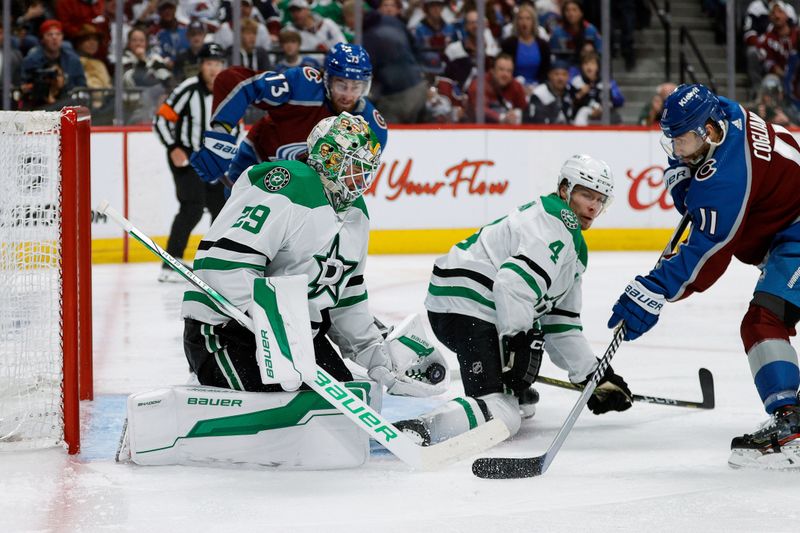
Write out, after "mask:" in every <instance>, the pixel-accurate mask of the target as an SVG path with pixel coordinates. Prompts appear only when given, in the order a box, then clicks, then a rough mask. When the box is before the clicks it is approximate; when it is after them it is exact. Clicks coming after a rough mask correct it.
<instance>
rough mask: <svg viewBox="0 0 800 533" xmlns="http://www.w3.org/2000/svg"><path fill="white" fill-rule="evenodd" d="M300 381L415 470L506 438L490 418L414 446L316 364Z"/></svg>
mask: <svg viewBox="0 0 800 533" xmlns="http://www.w3.org/2000/svg"><path fill="white" fill-rule="evenodd" d="M97 212H98V213H100V214H106V215H108V217H109V218H111V219H112V220H113V221H114V222H116V223H117V224H119V225H120V227H122V228H123V229H124V230H125V232H126V233H128V234H129V235H130V236H131V237H133V238H134V239H136V240H137V241H139V242H140V243H141V244H142V245H143V246H144V247H145V248H147V249H148V250H150V251H151V252H153V253H154V254H155V255H157V256H159V257H160V258H161V260H162V261H164V263H166V264H167V265H169V266H170V267H171V268H172V269H173V270H175V271H176V272H178V273H179V274H180V275H181V276H183V277H184V278H185V279H186V280H187V281H188V282H189V283H191V284H192V285H194V286H195V287H197V288H198V289H200V290H201V291H203V292H205V293H206V294H207V295H208V296H209V297H210V298H212V299H213V300H214V302H215V303H216V304H217V305H218V306H219V307H220V309H221V310H222V311H224V312H225V314H227V315H228V316H230V317H231V318H232V319H234V320H236V321H237V322H239V323H240V324H241V325H242V326H244V327H246V328H248V329H249V330H250V331H253V321H252V319H251V318H250V317H249V316H247V315H246V314H245V313H243V312H242V311H241V310H240V309H239V308H238V307H236V306H235V305H233V304H232V303H231V302H230V301H228V299H227V298H225V296H223V295H222V294H220V293H219V292H217V291H216V290H214V288H212V287H211V286H209V285H208V284H207V283H206V282H204V281H203V280H202V279H200V278H199V277H198V276H197V275H196V274H195V273H194V272H193V271H192V270H191V269H190V268H188V267H187V266H186V265H184V264H183V263H181V262H180V261H178V260H177V259H175V258H174V257H172V256H171V255H170V254H168V253H167V252H166V251H165V250H164V249H163V248H161V247H160V246H159V245H158V244H156V243H155V242H153V240H152V239H151V238H150V237H148V236H147V235H146V234H145V233H143V232H142V231H140V230H139V229H137V228H136V227H135V226H133V224H131V222H130V221H129V220H128V219H126V218H125V217H124V216H123V215H122V214H121V213H119V212H118V211H117V210H115V209H114V208H112V207H110V206H109V204H108V202H107V201H103V202H101V203H100V205H99V206H98V207H97ZM303 381H304V382H305V383H306V384H307V385H308V386H309V387H311V389H312V390H313V391H315V392H316V393H317V394H319V395H320V396H322V397H323V398H324V399H326V400H327V401H328V402H329V403H330V404H331V405H332V406H333V407H334V408H335V409H336V410H338V411H339V412H340V413H342V414H343V415H345V416H346V417H347V418H349V419H350V420H351V421H352V422H353V423H354V424H356V425H357V426H358V427H359V428H361V429H362V430H363V431H365V432H366V433H367V434H368V435H369V436H370V437H372V438H373V439H375V440H376V441H377V442H378V443H379V444H381V445H382V446H383V447H385V448H386V449H388V450H389V451H390V452H392V453H393V454H394V455H395V456H396V457H398V458H399V459H400V460H401V461H403V462H404V463H406V464H408V465H409V466H411V467H412V468H415V469H419V470H430V469H434V468H440V467H442V466H445V465H448V464H450V463H454V462H456V461H460V460H462V459H465V458H467V457H469V456H471V455H474V454H476V453H480V452H482V451H484V450H486V449H487V448H490V447H491V446H494V445H495V444H497V443H498V442H500V441H503V440H505V439H506V438H508V436H509V433H508V429H507V428H506V426H505V424H503V423H502V422H501V421H500V420H499V419H495V420H490V421H489V422H487V423H486V424H483V425H480V426H478V427H476V428H474V429H472V430H470V431H468V432H466V433H463V434H461V435H458V436H456V437H453V438H451V439H448V440H446V441H443V442H440V443H438V444H435V445H433V446H427V447H423V446H419V445H417V444H415V443H414V442H413V441H412V440H411V439H410V438H409V437H408V436H407V435H406V434H405V433H403V432H402V431H400V430H399V429H398V428H397V427H395V426H394V425H393V424H392V423H391V422H389V421H387V420H386V419H385V418H384V417H383V416H381V415H380V413H378V412H376V411H375V410H374V409H372V408H371V407H369V406H368V405H367V404H366V403H364V401H362V400H361V399H360V398H359V397H357V396H356V395H354V394H353V393H352V392H350V389H348V388H346V387H345V386H344V385H343V384H342V383H341V382H340V381H338V380H337V379H336V378H334V377H333V376H331V375H330V374H329V373H328V372H326V371H325V370H324V369H322V368H320V367H319V366H318V365H317V367H316V375H315V376H303Z"/></svg>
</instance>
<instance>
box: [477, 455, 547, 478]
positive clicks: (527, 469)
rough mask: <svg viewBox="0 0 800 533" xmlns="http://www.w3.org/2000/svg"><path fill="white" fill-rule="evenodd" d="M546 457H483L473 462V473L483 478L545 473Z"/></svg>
mask: <svg viewBox="0 0 800 533" xmlns="http://www.w3.org/2000/svg"><path fill="white" fill-rule="evenodd" d="M543 465H544V457H543V456H542V457H481V458H479V459H475V461H474V462H473V463H472V473H473V474H475V475H476V476H478V477H479V478H482V479H521V478H526V477H536V476H540V475H542V473H543V470H542V466H543Z"/></svg>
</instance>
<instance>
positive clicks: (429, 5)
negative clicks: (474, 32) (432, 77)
mask: <svg viewBox="0 0 800 533" xmlns="http://www.w3.org/2000/svg"><path fill="white" fill-rule="evenodd" d="M422 9H423V12H424V13H425V17H424V18H423V19H422V20H421V21H420V22H419V24H417V25H416V26H415V27H414V40H415V41H416V45H417V48H419V49H420V50H421V58H422V66H423V69H424V70H425V71H426V72H431V73H435V74H440V73H442V72H443V71H444V49H445V48H446V47H447V45H449V44H450V43H452V42H455V41H456V40H457V36H456V29H455V27H453V25H452V24H448V23H447V22H445V20H444V18H442V13H443V12H444V0H423V3H422Z"/></svg>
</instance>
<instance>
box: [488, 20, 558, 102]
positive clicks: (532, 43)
mask: <svg viewBox="0 0 800 533" xmlns="http://www.w3.org/2000/svg"><path fill="white" fill-rule="evenodd" d="M513 27H514V31H513V34H512V36H511V37H508V38H506V39H504V40H503V42H502V43H500V48H501V49H502V50H503V52H504V53H506V54H508V55H510V56H511V57H512V58H513V59H514V76H515V77H516V78H517V81H519V82H520V83H522V85H523V86H524V87H525V90H526V94H528V95H530V94H531V92H532V91H533V88H534V87H536V85H537V84H539V83H542V82H543V81H544V80H545V78H546V77H547V73H548V72H549V70H550V44H549V43H548V42H547V41H545V40H544V39H542V38H541V37H539V21H538V18H537V15H536V8H534V7H533V6H532V5H531V4H521V5H520V6H519V8H518V9H517V14H516V15H515V16H514V22H513Z"/></svg>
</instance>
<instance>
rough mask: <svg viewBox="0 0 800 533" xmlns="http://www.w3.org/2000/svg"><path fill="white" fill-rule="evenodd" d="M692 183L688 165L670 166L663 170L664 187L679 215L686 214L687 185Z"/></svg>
mask: <svg viewBox="0 0 800 533" xmlns="http://www.w3.org/2000/svg"><path fill="white" fill-rule="evenodd" d="M691 183H692V171H691V170H690V169H689V167H686V166H680V167H670V168H668V169H667V170H665V171H664V187H666V188H667V192H668V193H669V194H670V196H672V201H673V202H674V203H675V209H677V210H678V212H679V213H680V214H681V215H684V214H686V195H687V194H689V185H690V184H691Z"/></svg>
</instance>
